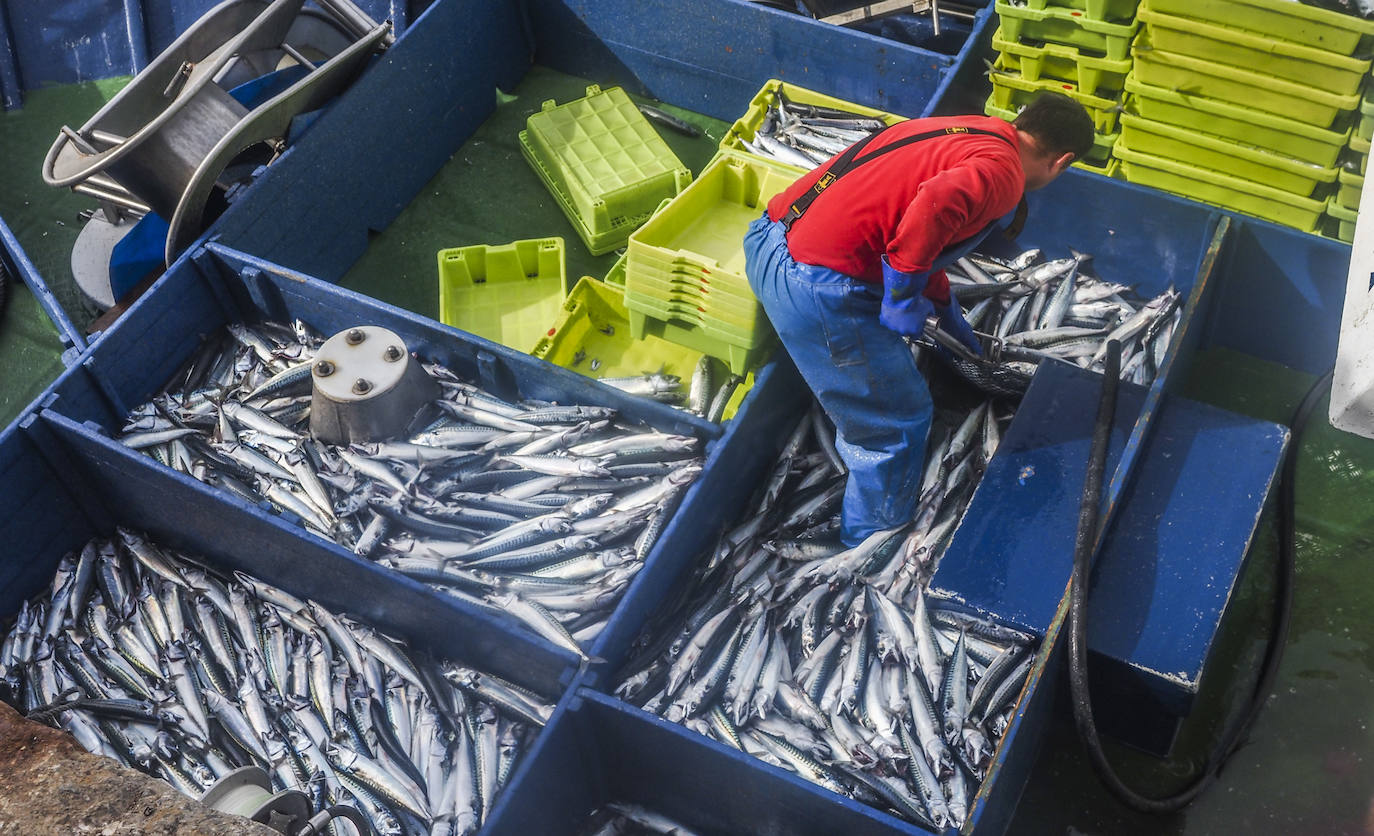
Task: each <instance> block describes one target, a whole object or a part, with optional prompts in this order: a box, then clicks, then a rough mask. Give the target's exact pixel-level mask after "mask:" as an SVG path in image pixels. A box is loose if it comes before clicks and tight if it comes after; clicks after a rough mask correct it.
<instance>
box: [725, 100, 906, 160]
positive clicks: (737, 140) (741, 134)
mask: <svg viewBox="0 0 1374 836" xmlns="http://www.w3.org/2000/svg"><path fill="white" fill-rule="evenodd" d="M779 91H781V92H782V94H783V95H784V96H786V97H787V99H788V101H791V102H796V103H797V104H804V105H814V106H816V107H828V108H835V109H838V110H846V111H849V112H850V113H855V114H858V115H859V116H871V117H873V118H874V119H881V120H882V121H884V122H886V123H887V124H889V125H895V124H896V123H898V122H903V121H906V117H905V116H898V115H897V114H895V113H887V112H886V111H882V110H877V109H876V108H871V107H866V106H864V105H861V104H855V103H853V102H847V101H845V100H844V99H837V98H835V97H834V96H827V95H825V94H824V93H817V92H816V91H815V90H808V89H806V88H805V87H798V86H797V85H795V84H788V83H787V82H785V81H780V80H778V79H776V78H774V79H770V80H769V81H768V83H766V84H764V85H763V89H761V90H759V92H758V93H757V94H756V95H755V96H754V98H753V99H752V100H751V101H750V102H749V107H748V108H747V109H746V110H745V111H744V115H743V116H741V117H740V118H738V119H736V120H735V124H733V125H731V126H730V130H728V131H726V132H725V136H723V137H722V138H721V140H720V149H721V150H722V151H732V152H734V153H738V154H746V155H748V156H749V157H751V158H754V159H768V160H769V161H770V162H777V161H776V160H773V159H771V158H765V157H758V156H756V155H754V154H753V153H751V152H750V151H749V149H748V148H746V147H745V145H744V142H743V140H749V141H750V142H753V141H754V134H755V132H757V131H758V129H759V126H760V125H762V124H763V119H764V116H765V115H766V114H767V113H768V109H769V108H770V107H771V106H772V105H773V103H774V100H775V99H776V98H777V94H778V92H779ZM789 167H790V168H793V169H794V170H796V171H801V169H799V168H796V167H795V166H789Z"/></svg>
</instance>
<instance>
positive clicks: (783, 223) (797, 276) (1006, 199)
mask: <svg viewBox="0 0 1374 836" xmlns="http://www.w3.org/2000/svg"><path fill="white" fill-rule="evenodd" d="M1092 143H1093V123H1092V119H1091V117H1089V116H1088V113H1087V111H1086V110H1084V109H1083V107H1082V106H1081V105H1079V104H1078V103H1077V102H1075V101H1073V100H1072V99H1070V98H1069V97H1068V96H1065V95H1063V94H1059V93H1044V94H1041V95H1040V96H1039V97H1038V98H1036V99H1035V100H1034V101H1033V102H1031V104H1030V105H1028V106H1027V107H1026V108H1025V109H1024V110H1022V111H1021V113H1020V115H1018V116H1017V117H1016V119H1015V120H1014V121H1013V122H1010V123H1008V122H1006V121H1003V120H1001V119H998V118H995V117H983V116H952V117H934V118H929V119H912V120H908V121H905V122H901V123H898V124H896V125H893V126H891V127H889V128H887V129H886V130H883V131H880V132H878V133H877V134H875V135H874V136H873V137H872V138H871V139H869V140H861V141H860V142H858V143H855V144H854V145H853V146H851V147H850V148H848V149H846V150H845V151H844V152H842V153H840V154H837V155H836V156H835V157H833V158H831V159H830V160H828V161H826V162H825V163H824V164H822V165H821V166H820V167H818V168H817V169H815V170H814V171H812V172H811V173H809V174H807V175H804V176H803V177H801V178H799V179H798V180H797V181H796V182H794V183H793V184H792V185H791V186H789V187H788V188H787V189H785V190H783V191H782V192H781V193H779V194H777V195H775V196H774V197H773V199H772V200H771V201H769V203H768V209H767V211H766V212H765V213H764V214H763V216H762V217H760V218H758V219H757V220H755V221H754V222H753V223H752V224H750V226H749V231H748V233H747V234H746V235H745V236H744V252H745V271H746V273H747V274H748V276H749V284H750V286H751V287H752V288H753V289H754V293H755V295H757V296H758V298H759V301H760V302H761V303H762V304H763V307H764V309H765V310H766V311H767V312H768V318H769V319H770V320H771V321H772V323H773V327H774V329H775V330H776V331H777V333H778V336H779V338H781V340H782V343H783V345H784V346H785V347H786V348H787V352H788V353H789V354H790V355H791V356H792V360H793V361H794V362H795V363H796V365H797V368H798V369H799V370H800V371H801V373H802V377H803V378H805V380H806V382H807V384H808V385H809V386H810V387H811V390H812V391H813V392H814V393H815V394H816V398H817V399H818V400H819V401H820V403H821V406H822V407H823V408H824V409H825V411H826V414H828V415H829V416H830V419H831V420H832V421H833V422H834V424H835V428H836V440H835V446H836V447H837V449H838V450H839V453H840V457H841V458H842V459H843V460H844V463H845V465H846V466H847V467H848V468H849V482H848V485H847V486H846V489H845V495H844V509H843V514H842V516H841V523H842V525H841V533H840V539H841V540H842V541H843V542H844V543H845V544H846V545H849V546H854V545H858V544H859V543H860V542H862V541H863V540H864V538H865V537H867V536H868V535H869V534H872V533H873V532H875V531H880V530H883V529H887V528H892V527H895V526H899V525H902V524H904V523H907V522H909V521H910V520H911V518H912V516H913V514H914V511H915V508H916V504H917V500H918V499H919V497H918V496H917V493H918V491H919V488H920V483H921V471H922V467H921V464H922V462H923V461H924V453H925V444H926V435H927V433H928V431H929V429H930V421H931V414H932V404H931V400H930V389H929V388H928V387H927V385H926V382H925V380H924V379H922V377H921V373H920V371H918V369H917V367H916V361H915V359H914V358H913V356H912V353H911V349H910V348H909V347H908V346H907V344H906V342H905V340H904V339H903V338H904V337H915V336H918V335H920V334H921V333H922V331H923V330H924V329H925V327H926V318H927V317H929V316H935V317H936V318H937V319H938V321H939V326H940V328H941V330H943V331H945V332H947V333H949V334H952V335H954V336H956V337H958V339H959V340H960V341H961V342H963V343H964V344H966V345H967V346H968V347H969V349H970V350H972V351H974V352H978V353H981V346H980V345H979V342H978V339H977V337H976V335H975V334H974V332H973V329H972V328H971V327H970V326H969V324H968V322H967V321H965V319H964V316H963V312H962V311H961V310H960V308H959V301H958V299H956V298H954V294H953V293H952V292H951V291H950V287H949V281H948V279H947V278H946V277H945V274H944V270H943V268H944V267H945V266H946V265H948V264H950V263H952V262H954V261H955V260H957V259H958V258H960V257H962V256H964V255H966V254H968V253H969V252H970V251H972V250H973V248H974V247H975V246H977V244H978V243H979V242H980V241H981V240H982V239H983V237H984V236H985V235H987V233H988V232H989V230H990V229H991V228H992V226H993V225H994V224H995V223H996V222H997V220H998V219H999V218H1001V217H1002V216H1004V215H1006V214H1007V213H1009V212H1011V211H1012V210H1013V209H1017V208H1018V204H1019V206H1020V208H1019V210H1018V212H1017V214H1018V216H1020V217H1019V218H1018V220H1019V219H1020V218H1023V217H1024V197H1023V193H1024V192H1028V191H1033V190H1035V189H1039V188H1041V187H1043V186H1046V185H1048V184H1049V183H1050V182H1051V181H1053V180H1054V179H1055V178H1056V177H1058V176H1059V175H1060V174H1061V173H1062V172H1063V171H1064V169H1066V168H1068V167H1069V165H1070V164H1071V163H1072V162H1073V161H1074V160H1075V159H1078V158H1079V157H1082V156H1083V155H1084V154H1085V153H1087V151H1088V150H1089V148H1091V147H1092ZM803 213H805V217H804V218H803V217H802V214H803ZM1014 223H1015V222H1014ZM880 324H881V326H882V327H879V326H880Z"/></svg>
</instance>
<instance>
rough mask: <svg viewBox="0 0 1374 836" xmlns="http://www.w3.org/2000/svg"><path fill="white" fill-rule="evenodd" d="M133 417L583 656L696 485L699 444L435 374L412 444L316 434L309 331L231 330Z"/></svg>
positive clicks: (159, 438) (177, 456)
mask: <svg viewBox="0 0 1374 836" xmlns="http://www.w3.org/2000/svg"><path fill="white" fill-rule="evenodd" d="M228 330H229V334H228V335H226V336H225V337H223V338H221V339H219V340H209V341H207V343H206V344H205V346H204V348H203V349H202V351H200V352H199V353H198V354H197V355H196V356H194V357H193V358H192V359H191V361H190V362H189V364H188V365H187V367H186V368H185V369H184V370H182V371H181V372H179V373H178V374H177V375H176V376H175V377H174V379H173V381H172V383H171V384H170V385H169V386H168V387H166V388H165V389H164V391H163V392H162V393H161V394H159V395H157V396H155V397H154V398H153V399H152V400H151V401H149V402H148V403H146V404H143V405H142V406H140V407H138V408H137V409H135V410H134V411H133V413H132V414H131V415H130V416H129V419H128V422H127V424H126V425H125V426H124V428H123V431H122V433H121V436H120V440H121V441H122V442H123V443H125V444H127V445H129V446H131V447H134V448H138V449H143V450H146V451H147V452H148V453H149V454H150V455H152V456H154V457H155V458H157V459H158V460H159V461H161V462H163V463H164V464H166V465H168V466H171V467H173V468H176V469H177V470H180V471H182V472H184V473H189V474H190V475H192V476H194V477H195V478H197V479H199V480H201V481H203V482H207V483H209V484H212V485H217V486H219V487H220V488H223V489H225V490H227V491H230V492H231V493H234V494H236V495H238V496H240V497H242V498H244V499H246V500H248V501H249V502H252V503H254V504H257V503H260V502H261V501H262V500H266V501H268V502H270V503H271V504H272V505H273V506H275V507H276V508H278V509H280V510H281V511H285V512H289V513H290V514H292V515H294V516H295V517H297V518H299V519H300V521H301V523H302V524H303V525H304V526H305V527H306V528H307V529H309V530H310V531H313V532H315V533H316V534H318V535H320V536H321V537H324V538H327V539H330V540H333V541H334V542H336V543H339V544H340V545H342V546H344V547H345V548H349V549H352V550H353V551H354V552H356V553H357V554H359V555H363V556H366V557H371V558H373V559H374V560H376V561H377V562H379V563H381V564H383V565H386V566H388V567H391V568H392V569H395V570H396V571H398V572H401V573H403V574H405V575H407V576H410V577H412V578H415V579H418V580H420V581H422V582H424V583H427V584H430V585H431V586H433V587H435V588H438V589H442V590H444V591H446V592H448V593H449V594H452V595H454V596H457V597H461V598H464V599H466V600H469V601H471V602H473V603H475V604H478V605H480V606H485V607H490V608H493V609H498V610H501V611H504V612H506V613H508V614H510V615H513V616H515V617H516V618H518V619H520V620H521V621H522V622H523V623H524V624H526V625H527V626H528V627H530V628H531V629H532V630H534V631H535V632H537V633H538V634H539V635H541V636H544V637H545V638H546V639H548V640H550V641H552V642H554V643H556V644H558V645H561V646H563V647H566V648H568V649H570V650H572V651H573V652H576V653H581V652H582V651H581V649H580V647H581V645H582V644H584V643H587V642H590V641H591V640H592V639H594V638H595V637H596V635H597V634H598V632H599V631H600V630H601V628H602V626H603V625H604V624H605V622H606V620H607V619H608V618H609V617H610V613H611V610H612V609H613V608H614V606H615V603H616V602H617V601H618V600H619V599H620V596H621V594H622V593H623V592H624V590H625V588H626V587H627V586H628V585H629V582H630V580H631V579H632V578H633V577H634V575H635V573H636V572H638V571H639V568H640V566H641V565H642V563H643V560H644V557H645V555H646V554H648V552H649V550H650V549H651V548H652V547H653V545H654V543H655V542H656V541H657V538H658V536H659V534H660V532H661V531H662V530H663V528H664V526H665V525H666V523H667V521H668V519H669V518H670V517H671V515H672V513H673V511H674V510H675V509H676V507H677V504H678V502H679V501H680V500H681V498H682V496H683V494H684V493H685V492H686V490H687V487H688V485H690V484H691V482H692V481H693V480H694V479H695V478H696V477H697V475H698V474H699V473H700V472H701V462H702V459H701V454H700V452H699V449H700V446H701V444H700V441H699V439H696V438H693V437H690V436H679V435H671V434H667V433H662V432H657V431H654V430H652V429H651V428H647V427H644V426H636V425H631V424H630V423H628V422H626V421H624V420H623V419H621V418H619V417H618V415H617V412H616V410H614V409H611V408H607V407H599V406H579V405H557V404H551V403H547V402H542V401H539V402H533V401H524V402H520V403H510V402H507V401H504V400H501V399H499V398H496V397H494V396H492V395H490V394H488V393H486V392H484V391H483V390H481V389H479V388H477V387H476V386H473V385H472V384H470V383H467V382H464V381H462V380H460V379H459V378H458V377H457V376H456V375H454V374H453V373H452V372H451V371H449V370H448V369H446V368H444V367H442V366H438V365H426V366H424V368H425V369H426V371H427V372H428V373H429V374H430V375H431V376H432V377H433V378H434V379H435V380H437V381H438V383H439V385H440V387H441V389H442V391H443V395H442V397H441V398H440V399H439V400H437V401H435V402H434V403H433V404H431V405H430V409H431V410H432V412H433V415H434V418H433V420H432V421H431V422H430V423H428V424H427V425H426V426H424V427H423V428H422V429H420V430H419V431H418V432H416V433H415V434H413V435H411V436H410V437H409V438H407V439H405V440H401V441H392V442H382V443H376V444H355V445H351V446H346V447H343V446H336V445H331V444H326V443H323V442H320V441H318V440H316V439H313V438H311V437H310V434H309V409H310V390H311V373H310V364H311V360H312V358H313V356H314V353H315V351H316V350H317V349H318V347H319V345H320V344H321V343H322V342H323V339H322V338H321V337H320V336H319V335H318V334H315V333H313V332H311V330H310V329H309V328H308V327H307V326H305V325H304V324H302V323H300V322H296V323H295V324H294V327H286V326H283V325H279V324H274V323H262V324H258V325H252V326H248V325H239V324H232V325H230V326H229V329H228Z"/></svg>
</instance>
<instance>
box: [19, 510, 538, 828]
mask: <svg viewBox="0 0 1374 836" xmlns="http://www.w3.org/2000/svg"><path fill="white" fill-rule="evenodd" d="M0 683H3V687H4V689H5V690H6V691H7V695H6V700H7V701H8V702H10V703H12V704H13V705H15V706H16V707H17V708H18V709H19V710H21V711H23V712H25V713H26V714H28V716H30V717H32V718H36V719H37V718H42V719H46V720H50V721H52V722H53V723H54V724H56V725H58V726H60V727H62V728H65V729H67V730H68V731H70V732H71V733H72V734H73V735H74V736H75V737H76V739H77V741H78V742H79V743H80V744H81V745H82V746H84V747H85V748H86V749H88V750H90V751H92V752H95V753H98V754H103V755H106V756H108V757H111V758H114V759H115V760H118V761H121V762H123V763H125V764H127V765H129V766H132V767H135V768H137V769H140V770H142V771H144V772H147V773H149V774H152V775H156V776H159V777H161V778H163V779H165V780H167V781H168V782H169V783H171V784H172V785H173V786H174V787H176V788H177V789H178V790H180V791H181V792H183V793H185V794H187V795H189V796H193V797H199V796H200V795H201V794H202V793H203V792H204V791H205V790H206V788H207V787H209V786H210V785H211V784H212V783H213V782H214V781H216V780H217V779H219V778H221V777H223V776H224V775H226V774H228V773H229V772H230V771H232V770H233V769H235V768H237V767H240V766H248V765H257V766H260V767H262V768H263V769H265V770H266V771H267V772H268V773H269V774H270V775H271V778H272V783H273V787H274V789H275V790H284V789H295V790H299V791H302V792H304V793H305V794H306V795H307V796H308V797H310V799H311V800H312V803H313V804H314V809H316V810H320V809H324V808H325V807H327V806H329V805H332V804H343V805H349V806H353V807H355V808H356V809H358V810H359V811H361V812H362V813H363V814H364V815H365V816H366V817H367V819H368V820H369V821H370V822H371V824H372V827H373V828H374V830H375V831H376V832H377V833H381V834H407V835H409V834H424V836H434V835H435V834H467V833H473V832H475V831H476V830H477V829H478V828H479V827H480V826H481V823H482V821H483V820H484V819H485V817H486V815H487V813H488V812H489V811H490V810H491V806H492V802H493V800H494V799H495V797H496V794H497V793H498V792H499V791H500V789H501V786H502V785H503V784H504V783H505V781H506V778H507V777H508V776H509V775H510V772H511V769H512V767H513V765H514V763H515V761H516V759H517V758H518V757H519V756H520V753H521V752H522V751H523V750H524V748H525V746H526V738H527V736H529V735H531V734H533V733H534V732H535V731H537V729H538V728H539V727H542V726H543V724H544V723H545V722H546V721H547V719H548V717H549V715H550V714H551V713H552V710H553V709H552V706H550V705H548V704H546V703H545V702H544V701H543V700H542V699H540V698H539V697H537V696H535V695H534V694H532V693H530V692H528V691H525V690H523V689H521V688H519V687H517V686H515V685H512V684H510V683H507V682H504V681H502V680H499V679H496V678H494V677H491V676H488V675H486V674H483V673H479V672H478V671H476V670H473V669H471V668H466V667H462V666H460V665H457V664H453V663H451V662H437V663H436V662H434V661H432V660H429V659H427V658H424V657H422V656H420V655H417V654H414V653H411V652H409V651H407V650H406V649H405V647H404V646H403V645H401V644H400V643H399V642H397V641H395V640H393V639H389V638H387V637H386V636H384V635H382V634H380V633H378V632H376V631H375V630H374V629H372V628H371V627H368V626H366V625H364V624H362V623H360V622H357V621H354V620H353V619H350V618H348V617H346V616H342V615H336V614H334V613H331V612H330V611H329V610H326V609H325V608H324V607H321V606H320V605H319V604H317V603H315V602H313V601H303V600H301V599H298V598H295V597H293V596H292V595H290V594H289V593H287V592H284V591H283V590H280V589H277V588H275V587H273V586H271V585H269V584H267V583H264V582H262V581H260V580H256V579H254V578H252V577H250V576H248V575H245V574H243V573H235V576H234V578H233V579H232V580H230V579H227V578H222V577H218V576H216V575H215V574H213V573H211V572H210V571H207V570H206V569H205V568H203V567H201V566H199V565H198V564H197V563H196V562H195V561H194V560H193V559H191V558H189V557H187V556H185V555H181V554H177V553H175V552H172V551H170V550H167V549H163V548H159V547H157V546H156V545H154V544H153V543H151V542H149V541H148V540H147V539H145V538H143V537H141V536H139V535H137V534H135V533H133V532H129V531H124V530H121V531H119V532H118V535H117V536H116V537H115V538H113V539H111V540H103V539H97V540H93V541H91V542H90V543H89V544H87V545H86V547H85V548H84V549H82V550H81V552H80V554H79V555H68V556H67V557H66V558H64V559H63V561H62V563H61V564H60V565H59V567H58V570H57V574H56V576H55V577H54V578H53V582H52V587H51V589H50V590H49V591H48V592H47V593H46V594H45V595H41V596H39V597H38V598H37V599H35V600H34V601H31V602H27V603H25V605H24V606H23V607H22V609H21V610H20V612H19V615H18V619H17V621H16V623H15V624H14V626H13V629H11V630H10V632H9V633H8V635H6V636H5V638H4V642H3V644H0ZM345 832H346V831H345Z"/></svg>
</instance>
